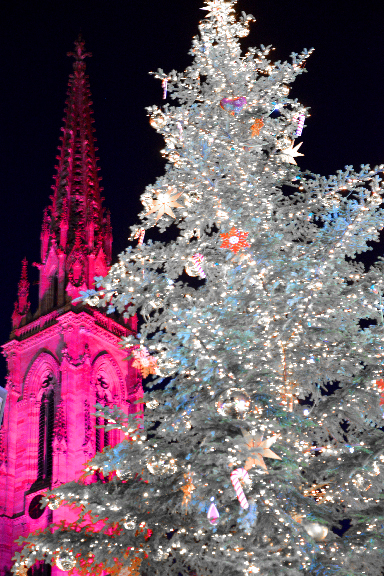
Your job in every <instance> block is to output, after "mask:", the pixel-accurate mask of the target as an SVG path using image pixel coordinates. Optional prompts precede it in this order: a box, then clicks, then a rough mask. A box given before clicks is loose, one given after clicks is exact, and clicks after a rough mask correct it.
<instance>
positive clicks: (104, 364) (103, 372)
mask: <svg viewBox="0 0 384 576" xmlns="http://www.w3.org/2000/svg"><path fill="white" fill-rule="evenodd" d="M100 377H102V378H104V380H105V381H106V382H107V383H108V385H109V391H110V393H111V401H112V402H113V403H114V404H118V405H121V404H122V403H123V402H125V401H126V396H127V393H126V386H125V382H124V377H123V374H122V372H121V370H120V367H119V365H118V363H117V362H116V360H115V359H114V358H113V357H112V356H111V354H109V353H108V352H106V351H103V352H100V353H99V354H98V355H97V356H96V357H95V358H94V360H93V362H92V374H91V382H92V386H93V388H94V389H95V388H96V386H97V382H98V378H100Z"/></svg>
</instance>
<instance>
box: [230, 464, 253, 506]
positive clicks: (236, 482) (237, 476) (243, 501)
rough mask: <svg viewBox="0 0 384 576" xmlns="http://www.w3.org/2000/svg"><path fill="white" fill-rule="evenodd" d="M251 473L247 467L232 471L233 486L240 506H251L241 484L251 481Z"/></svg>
mask: <svg viewBox="0 0 384 576" xmlns="http://www.w3.org/2000/svg"><path fill="white" fill-rule="evenodd" d="M250 481H251V480H250V478H249V474H248V472H247V471H246V469H245V468H236V470H233V472H231V482H232V486H233V487H234V489H235V492H236V496H237V499H238V501H239V502H240V506H241V507H242V508H245V509H247V508H249V504H248V500H247V498H246V496H245V494H244V490H243V488H242V486H241V484H240V482H248V483H249V482H250Z"/></svg>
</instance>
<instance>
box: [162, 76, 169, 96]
mask: <svg viewBox="0 0 384 576" xmlns="http://www.w3.org/2000/svg"><path fill="white" fill-rule="evenodd" d="M161 87H162V88H163V98H164V100H165V99H166V97H167V87H168V78H163V80H162V82H161Z"/></svg>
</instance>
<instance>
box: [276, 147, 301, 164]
mask: <svg viewBox="0 0 384 576" xmlns="http://www.w3.org/2000/svg"><path fill="white" fill-rule="evenodd" d="M301 145H302V142H300V144H298V145H297V146H295V147H294V148H293V144H291V145H290V147H289V148H284V150H280V158H281V159H282V161H283V162H289V164H296V165H297V162H296V160H295V158H296V157H297V156H304V154H301V153H300V152H298V149H299V148H300V146H301Z"/></svg>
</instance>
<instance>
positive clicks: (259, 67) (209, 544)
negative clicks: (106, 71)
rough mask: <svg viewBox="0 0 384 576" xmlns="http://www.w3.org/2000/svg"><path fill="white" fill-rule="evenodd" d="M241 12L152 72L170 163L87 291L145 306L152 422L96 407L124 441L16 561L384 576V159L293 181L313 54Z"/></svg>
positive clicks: (144, 358) (120, 305)
mask: <svg viewBox="0 0 384 576" xmlns="http://www.w3.org/2000/svg"><path fill="white" fill-rule="evenodd" d="M234 3H235V2H234V1H233V0H232V1H228V2H224V1H223V0H212V1H209V2H206V4H205V8H204V10H206V11H207V14H206V17H205V18H204V19H203V21H202V23H201V24H200V28H199V35H198V36H197V37H196V38H194V40H193V46H192V51H191V55H192V57H193V62H192V64H191V65H190V66H189V67H188V68H187V69H186V70H185V71H184V72H182V73H177V72H175V71H172V72H170V73H164V72H163V71H162V70H159V71H158V72H157V73H156V74H155V76H156V77H157V78H159V79H160V80H161V81H162V87H163V93H164V98H166V99H167V100H166V103H165V105H164V106H163V107H162V108H158V107H156V106H154V107H152V108H151V109H150V110H149V115H150V122H151V125H152V126H153V127H154V128H155V129H156V130H157V131H158V132H159V133H160V134H162V135H163V137H164V139H165V148H164V150H163V151H162V152H163V155H164V156H165V157H166V159H167V165H166V170H165V174H164V175H163V176H161V177H160V178H158V179H157V181H156V182H155V183H154V184H153V185H150V186H148V187H147V188H146V190H145V192H144V194H143V195H142V202H143V204H144V209H143V212H142V213H141V214H140V223H139V224H138V225H137V226H136V227H134V229H133V231H132V246H131V247H129V248H128V249H127V250H126V252H125V253H123V254H121V255H120V259H119V262H118V263H117V264H116V265H115V266H113V267H112V269H111V271H110V273H109V275H108V277H106V278H100V279H99V290H97V291H95V292H94V293H87V294H86V295H85V298H86V301H87V302H88V305H103V306H108V307H109V309H110V310H111V311H114V310H116V311H118V312H120V313H121V314H124V315H126V316H129V315H132V314H135V313H137V314H138V315H139V317H140V319H141V327H140V334H138V335H137V339H134V338H132V339H130V340H129V339H127V340H126V341H125V342H124V346H126V348H127V355H128V356H129V357H134V364H135V366H137V367H138V368H139V369H140V370H141V371H142V374H143V376H144V377H148V384H147V391H146V393H145V396H144V399H143V401H144V402H145V405H146V408H145V414H143V417H142V418H139V419H136V420H131V421H125V420H124V415H122V414H121V413H119V411H118V410H117V409H112V408H103V413H104V414H105V415H106V417H107V419H108V421H109V424H108V426H107V428H113V427H119V428H121V429H123V430H124V431H125V433H126V440H125V441H124V442H123V443H121V444H119V445H117V446H116V447H114V448H106V449H105V450H104V451H103V452H102V453H100V454H97V455H96V457H95V458H94V459H93V460H92V461H91V462H89V463H88V464H87V466H86V470H85V474H84V477H83V479H82V480H81V481H79V482H78V483H74V482H73V483H71V484H68V485H63V486H61V487H59V488H57V489H55V490H54V491H52V492H49V493H48V495H47V500H46V501H48V502H49V504H48V505H49V506H50V507H52V508H57V507H58V506H74V507H77V510H78V514H79V518H78V520H77V521H76V522H73V523H71V524H65V523H63V524H62V525H61V526H59V527H56V529H54V528H51V529H49V530H47V531H46V532H43V533H39V534H35V535H31V536H30V537H29V538H28V541H27V543H26V545H25V547H24V548H23V550H22V552H21V553H20V554H18V555H17V558H16V563H15V568H14V569H15V571H16V573H23V572H25V570H26V569H27V568H28V567H29V566H31V565H33V564H34V562H35V561H36V560H43V561H45V562H47V563H52V564H56V565H57V566H58V567H59V568H61V569H62V570H71V569H72V570H74V572H76V573H79V572H80V573H84V574H85V573H92V574H97V573H101V571H102V570H106V571H107V572H109V573H112V574H117V573H121V574H123V575H128V574H132V575H138V574H148V575H149V574H151V575H155V574H159V575H162V576H164V575H166V574H169V575H172V576H173V575H174V576H178V575H188V576H192V575H193V576H207V575H209V574H223V575H228V576H229V575H231V576H232V575H233V576H235V575H239V576H240V575H244V574H245V575H248V574H250V575H252V574H260V575H263V576H264V575H268V576H295V575H299V574H304V575H308V576H309V575H310V576H315V575H316V576H323V575H324V576H325V575H331V574H340V575H341V574H344V575H348V576H353V575H356V576H361V574H367V575H369V576H376V575H377V576H379V575H380V574H382V568H383V565H384V560H383V552H384V538H383V523H384V507H383V474H384V471H383V466H384V448H383V446H384V434H383V431H382V429H381V427H382V423H383V421H382V411H381V407H380V402H381V396H380V394H381V387H382V386H384V382H383V381H382V380H381V378H382V376H383V374H382V372H383V370H382V362H383V355H384V352H383V344H382V342H383V337H384V319H383V302H382V292H383V287H382V274H383V264H382V262H381V261H380V260H379V261H378V262H376V264H375V265H374V266H371V267H368V266H366V265H364V259H362V257H361V253H363V252H365V251H367V250H369V249H370V247H369V246H370V245H369V242H370V241H377V240H378V239H379V232H380V230H381V228H382V227H383V224H384V213H383V209H382V208H381V203H382V190H383V185H382V182H381V175H382V172H383V170H384V167H383V166H381V167H378V168H376V169H370V168H369V167H368V166H362V167H361V170H360V171H358V172H356V171H354V170H353V169H352V167H346V168H345V170H344V171H339V172H338V173H337V175H336V176H332V177H329V178H325V177H320V176H318V175H314V174H310V173H305V174H304V173H302V172H301V171H300V168H299V167H298V166H297V164H296V159H297V158H298V157H299V156H301V155H302V154H301V150H302V149H301V148H300V147H301V144H302V140H300V137H301V135H302V130H303V125H304V123H305V118H306V117H307V116H308V110H307V109H306V108H305V107H303V106H302V105H301V104H300V103H299V102H298V101H297V100H293V99H290V98H289V90H290V84H291V83H292V82H293V81H294V80H295V78H296V76H297V75H298V74H301V73H302V72H303V66H304V64H305V62H306V59H307V57H308V56H309V54H310V52H308V51H304V52H303V53H302V54H300V55H298V54H292V62H291V63H287V62H284V63H281V62H276V63H272V62H271V61H270V60H269V59H268V54H269V52H270V48H265V47H264V46H262V47H261V48H260V49H249V50H248V52H247V53H245V54H244V55H242V52H241V49H240V44H239V38H241V37H244V36H246V35H247V33H248V24H249V23H250V21H251V20H252V17H250V16H246V15H245V14H243V15H242V16H240V17H239V18H238V19H236V17H235V13H234ZM330 97H331V95H330ZM169 102H171V103H169ZM303 149H305V146H303ZM159 232H161V233H164V238H165V239H166V241H160V240H158V238H159ZM160 238H162V237H160ZM95 474H96V476H97V478H96V481H94V480H95ZM91 480H92V483H91Z"/></svg>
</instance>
